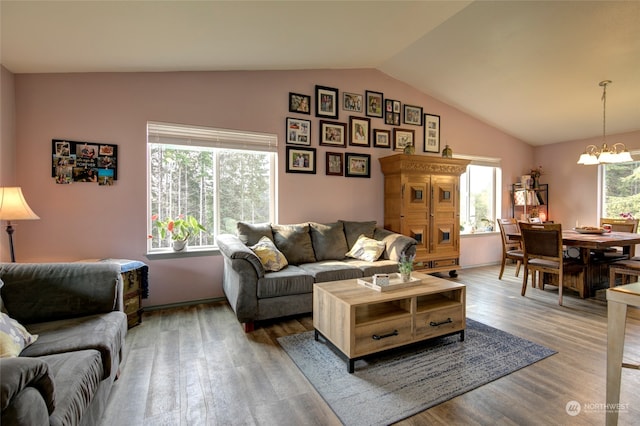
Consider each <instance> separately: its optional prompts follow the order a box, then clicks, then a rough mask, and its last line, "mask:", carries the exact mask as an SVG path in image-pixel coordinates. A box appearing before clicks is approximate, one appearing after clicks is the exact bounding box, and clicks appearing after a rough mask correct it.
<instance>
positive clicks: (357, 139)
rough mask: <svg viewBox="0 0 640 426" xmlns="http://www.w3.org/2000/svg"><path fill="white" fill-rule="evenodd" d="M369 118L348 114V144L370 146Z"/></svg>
mask: <svg viewBox="0 0 640 426" xmlns="http://www.w3.org/2000/svg"><path fill="white" fill-rule="evenodd" d="M370 136H371V119H369V118H365V117H354V116H353V115H352V116H349V145H352V146H371V138H370Z"/></svg>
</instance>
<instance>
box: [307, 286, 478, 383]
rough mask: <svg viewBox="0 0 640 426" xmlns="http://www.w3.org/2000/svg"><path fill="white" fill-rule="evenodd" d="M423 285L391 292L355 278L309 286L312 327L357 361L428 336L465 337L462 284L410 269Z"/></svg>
mask: <svg viewBox="0 0 640 426" xmlns="http://www.w3.org/2000/svg"><path fill="white" fill-rule="evenodd" d="M414 276H417V277H419V278H420V279H421V280H422V284H420V285H417V286H413V287H407V288H404V289H398V290H396V291H390V292H378V291H376V290H372V289H369V288H366V287H364V286H361V285H359V284H358V282H357V280H355V279H354V280H344V281H333V282H328V283H320V284H316V285H314V290H313V326H314V328H315V333H316V340H318V336H319V335H322V336H324V338H325V339H326V340H327V341H329V342H330V343H331V344H332V345H334V346H335V347H336V348H338V349H339V350H340V351H341V352H342V353H343V354H344V355H345V356H346V357H347V360H348V361H347V366H348V370H349V372H350V373H352V372H353V369H354V362H355V360H356V359H359V358H362V357H364V356H366V355H370V354H374V353H377V352H381V351H384V350H387V349H392V348H396V347H399V346H404V345H407V344H411V343H416V342H419V341H422V340H426V339H430V338H433V337H438V336H443V335H448V334H455V333H459V334H460V339H461V340H464V330H465V327H466V323H465V303H466V302H465V297H466V287H465V286H464V285H463V284H459V283H454V282H451V281H447V280H443V279H441V278H437V277H433V276H430V275H425V274H421V273H414Z"/></svg>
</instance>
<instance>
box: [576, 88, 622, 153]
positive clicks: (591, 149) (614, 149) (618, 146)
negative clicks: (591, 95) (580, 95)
mask: <svg viewBox="0 0 640 426" xmlns="http://www.w3.org/2000/svg"><path fill="white" fill-rule="evenodd" d="M607 84H611V80H604V81H601V82H600V87H602V147H600V148H598V147H597V146H595V145H589V146H587V147H586V148H585V150H584V152H583V153H582V155H580V158H579V159H578V164H584V165H592V164H610V163H627V162H630V161H633V158H631V154H629V151H627V147H626V146H624V144H623V143H615V144H613V145H612V146H610V147H609V146H607Z"/></svg>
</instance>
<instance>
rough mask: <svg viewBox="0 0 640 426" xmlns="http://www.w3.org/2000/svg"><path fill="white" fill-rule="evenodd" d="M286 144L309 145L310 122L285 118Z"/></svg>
mask: <svg viewBox="0 0 640 426" xmlns="http://www.w3.org/2000/svg"><path fill="white" fill-rule="evenodd" d="M286 126H287V128H286V133H285V134H286V136H287V144H290V145H307V146H309V145H311V120H304V119H302V118H294V117H287V124H286Z"/></svg>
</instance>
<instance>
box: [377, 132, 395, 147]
mask: <svg viewBox="0 0 640 426" xmlns="http://www.w3.org/2000/svg"><path fill="white" fill-rule="evenodd" d="M373 146H374V147H375V148H391V131H390V130H382V129H373Z"/></svg>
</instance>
